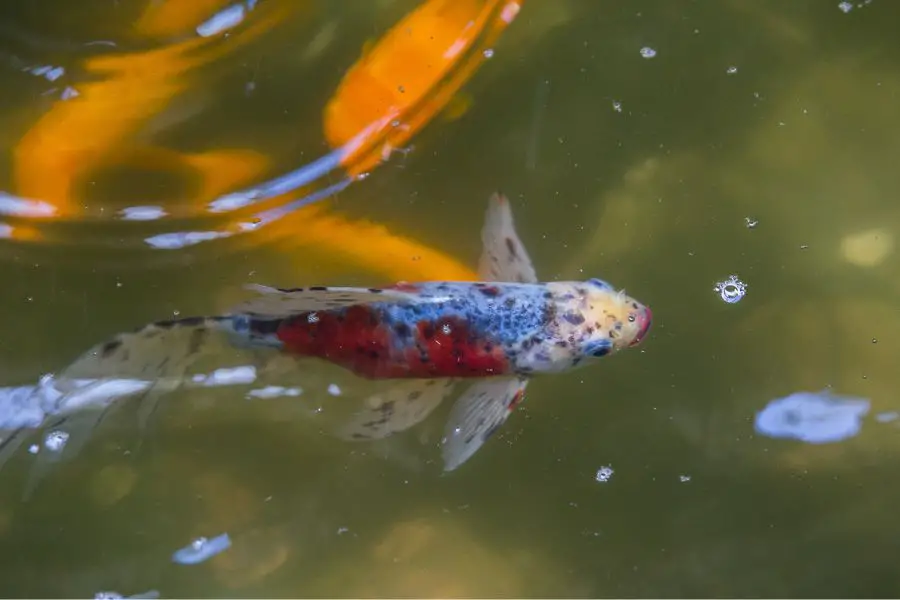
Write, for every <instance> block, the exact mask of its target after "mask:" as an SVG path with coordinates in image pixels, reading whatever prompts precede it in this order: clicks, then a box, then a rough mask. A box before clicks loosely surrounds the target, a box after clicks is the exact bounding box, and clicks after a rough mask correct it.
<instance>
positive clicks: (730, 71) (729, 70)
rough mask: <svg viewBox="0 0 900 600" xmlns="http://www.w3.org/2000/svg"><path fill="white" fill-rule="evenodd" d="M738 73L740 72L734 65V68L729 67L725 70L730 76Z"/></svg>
mask: <svg viewBox="0 0 900 600" xmlns="http://www.w3.org/2000/svg"><path fill="white" fill-rule="evenodd" d="M737 71H738V68H737V67H735V66H734V65H732V66H730V67H728V68H727V69H725V72H726V73H727V74H729V75H734V74H735V73H737Z"/></svg>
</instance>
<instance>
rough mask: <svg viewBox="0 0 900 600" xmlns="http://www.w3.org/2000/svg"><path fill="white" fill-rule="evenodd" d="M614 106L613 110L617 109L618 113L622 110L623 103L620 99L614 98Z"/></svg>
mask: <svg viewBox="0 0 900 600" xmlns="http://www.w3.org/2000/svg"><path fill="white" fill-rule="evenodd" d="M612 108H613V110H614V111H616V112H617V113H620V112H622V103H621V102H619V101H618V100H613V101H612Z"/></svg>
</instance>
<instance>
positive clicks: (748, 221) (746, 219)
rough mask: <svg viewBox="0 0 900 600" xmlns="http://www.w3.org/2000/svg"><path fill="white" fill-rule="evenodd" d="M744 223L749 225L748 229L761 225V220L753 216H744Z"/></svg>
mask: <svg viewBox="0 0 900 600" xmlns="http://www.w3.org/2000/svg"><path fill="white" fill-rule="evenodd" d="M744 225H746V226H747V229H756V226H757V225H759V221H758V220H757V219H754V218H753V217H744Z"/></svg>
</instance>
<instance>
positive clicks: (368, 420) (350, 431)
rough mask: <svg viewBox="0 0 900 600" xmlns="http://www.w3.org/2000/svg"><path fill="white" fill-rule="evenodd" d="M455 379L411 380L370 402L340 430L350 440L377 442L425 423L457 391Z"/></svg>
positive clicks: (399, 383) (367, 401) (339, 432)
mask: <svg viewBox="0 0 900 600" xmlns="http://www.w3.org/2000/svg"><path fill="white" fill-rule="evenodd" d="M455 383H456V380H454V379H411V380H408V381H402V382H398V383H397V384H396V385H395V386H392V387H390V388H389V389H388V390H386V391H384V392H381V393H379V394H374V395H372V396H370V397H369V398H367V399H366V408H365V409H363V410H362V411H360V412H358V413H356V414H355V415H354V416H353V417H352V419H351V420H350V421H349V422H347V423H345V424H344V425H343V426H342V427H341V429H340V430H339V431H338V436H339V437H341V438H343V439H347V440H376V439H381V438H385V437H387V436H389V435H391V434H393V433H397V432H399V431H404V430H406V429H409V428H410V427H412V426H413V425H416V424H418V423H420V422H421V421H423V420H424V419H425V417H427V416H428V415H429V414H431V412H432V411H433V410H434V409H435V408H437V406H438V405H439V404H440V403H441V401H442V400H443V399H444V398H446V397H447V396H448V395H449V394H450V392H451V391H452V390H453V386H454V384H455Z"/></svg>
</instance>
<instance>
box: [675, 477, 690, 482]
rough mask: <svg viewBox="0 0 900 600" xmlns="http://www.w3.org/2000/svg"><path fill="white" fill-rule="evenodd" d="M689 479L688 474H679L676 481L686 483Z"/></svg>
mask: <svg viewBox="0 0 900 600" xmlns="http://www.w3.org/2000/svg"><path fill="white" fill-rule="evenodd" d="M690 480H691V476H690V475H679V476H678V481H680V482H681V483H687V482H688V481H690Z"/></svg>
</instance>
